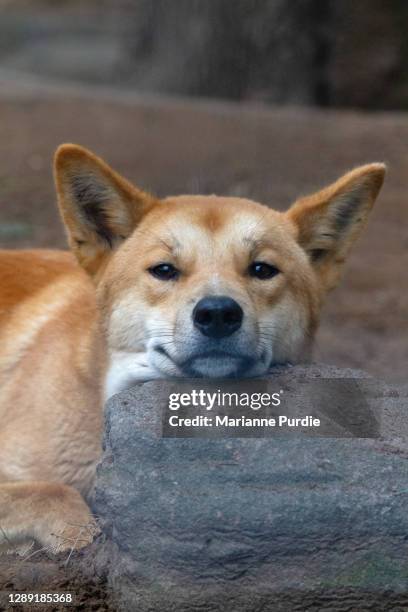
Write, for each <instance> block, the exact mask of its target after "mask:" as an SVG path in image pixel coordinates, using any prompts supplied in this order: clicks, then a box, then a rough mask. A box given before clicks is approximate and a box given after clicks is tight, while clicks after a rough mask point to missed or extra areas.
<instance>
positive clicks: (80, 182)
mask: <svg viewBox="0 0 408 612" xmlns="http://www.w3.org/2000/svg"><path fill="white" fill-rule="evenodd" d="M55 183H56V187H57V193H58V201H59V207H60V210H61V214H62V218H63V221H64V223H65V226H66V228H67V231H68V240H69V244H70V247H71V249H72V251H73V252H74V253H75V255H76V257H77V258H78V260H79V263H80V264H81V265H82V266H83V267H84V268H85V270H87V272H89V273H90V274H92V275H93V274H95V273H96V272H98V270H99V269H100V267H101V265H102V263H103V262H104V261H106V259H107V257H108V256H109V254H110V253H111V252H112V250H113V249H115V248H116V247H117V246H118V245H119V244H120V243H121V242H122V241H123V240H124V239H125V238H127V237H128V236H129V235H130V234H131V233H132V232H133V230H134V229H135V227H136V225H137V224H138V223H139V221H140V220H141V218H142V217H143V215H144V214H146V212H148V211H149V210H150V209H151V208H152V207H153V206H154V205H155V204H156V203H157V200H155V199H154V198H153V197H152V196H150V195H149V194H147V193H144V192H143V191H141V190H140V189H137V188H136V187H134V186H133V185H131V184H130V183H129V182H128V181H127V180H126V179H124V178H123V177H121V176H120V175H119V174H117V172H114V170H112V168H110V167H109V166H108V164H106V163H105V162H104V161H103V160H102V159H100V158H99V157H97V156H96V155H94V154H93V153H91V151H88V150H87V149H84V148H83V147H80V146H79V145H74V144H64V145H61V146H60V147H59V148H58V149H57V152H56V154H55Z"/></svg>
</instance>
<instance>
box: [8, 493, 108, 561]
mask: <svg viewBox="0 0 408 612" xmlns="http://www.w3.org/2000/svg"><path fill="white" fill-rule="evenodd" d="M97 532H98V529H97V527H96V524H95V521H94V519H93V517H92V515H91V512H90V510H89V508H88V506H87V505H86V503H85V501H84V500H83V498H82V497H81V495H80V493H78V491H77V490H76V489H74V488H73V487H70V486H67V485H64V484H59V483H51V482H29V481H28V482H7V483H2V484H0V548H3V549H4V548H12V547H13V546H15V545H19V544H21V543H24V542H29V541H30V540H31V541H32V540H35V541H36V542H38V543H39V544H40V545H41V546H43V547H44V548H46V549H47V550H49V551H51V552H54V553H57V552H62V551H64V550H71V549H74V550H75V549H79V548H83V547H84V546H86V545H88V544H90V543H91V542H92V540H93V537H94V536H95V535H96V534H97Z"/></svg>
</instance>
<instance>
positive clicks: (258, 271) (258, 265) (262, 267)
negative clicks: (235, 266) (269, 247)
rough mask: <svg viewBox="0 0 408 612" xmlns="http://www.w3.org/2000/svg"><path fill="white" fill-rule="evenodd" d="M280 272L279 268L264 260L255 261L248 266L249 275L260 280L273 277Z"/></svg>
mask: <svg viewBox="0 0 408 612" xmlns="http://www.w3.org/2000/svg"><path fill="white" fill-rule="evenodd" d="M279 272H280V270H278V268H276V267H275V266H271V264H267V263H265V262H263V261H254V263H252V264H251V265H250V266H249V268H248V273H249V276H253V277H254V278H259V279H260V280H267V279H268V278H272V277H273V276H276V275H277V274H279Z"/></svg>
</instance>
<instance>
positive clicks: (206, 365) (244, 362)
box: [154, 345, 258, 378]
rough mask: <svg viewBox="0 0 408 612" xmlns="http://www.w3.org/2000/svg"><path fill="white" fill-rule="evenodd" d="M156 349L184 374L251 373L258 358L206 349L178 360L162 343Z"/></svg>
mask: <svg viewBox="0 0 408 612" xmlns="http://www.w3.org/2000/svg"><path fill="white" fill-rule="evenodd" d="M154 350H155V351H156V352H157V353H159V354H160V355H162V356H164V357H166V358H167V359H169V360H170V361H171V362H172V363H173V364H174V365H175V366H176V367H177V368H178V370H179V371H180V373H181V374H182V375H184V376H190V377H193V378H195V377H199V378H202V377H208V378H229V377H233V378H236V377H245V376H248V375H250V372H251V371H252V370H253V368H254V366H255V364H256V363H257V361H258V360H257V359H255V358H254V357H252V356H250V355H245V354H239V353H231V352H228V351H222V350H215V349H213V350H206V351H203V352H196V353H193V354H192V355H189V357H188V358H187V359H184V360H177V359H176V358H174V357H173V356H172V355H170V354H169V352H168V351H167V350H166V349H165V348H164V347H163V346H161V345H158V346H156V347H155V348H154Z"/></svg>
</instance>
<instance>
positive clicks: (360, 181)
mask: <svg viewBox="0 0 408 612" xmlns="http://www.w3.org/2000/svg"><path fill="white" fill-rule="evenodd" d="M384 176H385V166H384V164H368V165H366V166H360V167H359V168H356V169H355V170H352V171H351V172H348V173H347V174H345V175H344V176H342V177H341V178H340V179H339V180H338V181H336V182H335V183H333V184H332V185H330V186H329V187H327V188H326V189H323V190H322V191H319V192H318V193H316V194H313V195H311V196H309V197H305V198H301V199H300V200H298V201H297V202H295V204H294V205H293V206H292V207H291V208H290V209H289V210H288V212H287V213H286V215H287V216H288V217H289V219H291V221H292V222H293V223H294V224H295V225H296V228H297V236H298V242H299V244H300V245H301V246H302V247H303V248H304V250H305V251H306V253H307V254H308V256H309V258H310V260H311V262H312V265H313V266H314V267H315V269H316V271H317V273H318V274H319V276H320V278H321V281H322V284H323V287H325V288H326V289H331V288H332V287H334V286H335V285H336V284H337V282H338V279H339V276H340V273H341V268H342V264H343V263H344V260H345V258H346V257H347V255H348V253H349V251H350V249H351V246H352V244H353V243H354V241H355V240H356V238H357V237H358V236H359V234H360V232H361V230H362V228H363V227H364V225H365V223H366V221H367V218H368V214H369V212H370V210H371V208H372V206H373V204H374V202H375V199H376V197H377V195H378V193H379V191H380V189H381V186H382V184H383V181H384Z"/></svg>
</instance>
